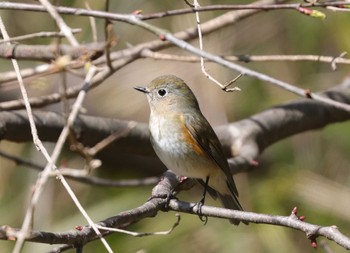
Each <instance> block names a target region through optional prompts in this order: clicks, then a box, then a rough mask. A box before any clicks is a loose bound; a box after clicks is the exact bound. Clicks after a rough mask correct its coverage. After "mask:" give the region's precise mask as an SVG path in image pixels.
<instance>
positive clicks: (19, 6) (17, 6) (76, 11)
mask: <svg viewBox="0 0 350 253" xmlns="http://www.w3.org/2000/svg"><path fill="white" fill-rule="evenodd" d="M347 4H349V2H347V1H335V2H317V3H302V4H300V3H293V4H243V5H236V4H232V5H209V6H205V7H200V8H197V9H196V11H198V12H203V11H215V10H282V9H291V10H296V9H298V8H300V7H303V8H315V7H316V8H326V7H329V6H335V7H338V6H342V5H347ZM0 9H7V10H23V11H37V12H46V9H45V7H43V6H41V5H37V4H27V3H14V2H0ZM55 10H56V11H57V12H58V13H60V14H70V15H76V16H92V17H95V18H103V19H106V18H107V19H110V20H116V21H123V22H127V23H128V21H127V20H128V19H129V18H130V16H132V15H135V14H119V13H108V12H104V11H96V10H87V9H83V8H72V7H62V6H57V7H55ZM190 13H193V9H192V8H187V9H178V10H168V11H165V12H159V13H151V14H137V17H138V18H139V19H140V20H149V19H159V18H163V17H169V16H176V15H183V14H190Z"/></svg>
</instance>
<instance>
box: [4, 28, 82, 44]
mask: <svg viewBox="0 0 350 253" xmlns="http://www.w3.org/2000/svg"><path fill="white" fill-rule="evenodd" d="M80 32H81V29H72V33H80ZM50 37H64V34H63V32H37V33H32V34H26V35H21V36H17V37H12V38H10V39H8V40H0V44H2V43H7V42H13V41H21V40H28V39H33V38H50Z"/></svg>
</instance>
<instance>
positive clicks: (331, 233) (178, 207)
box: [0, 171, 350, 252]
mask: <svg viewBox="0 0 350 253" xmlns="http://www.w3.org/2000/svg"><path fill="white" fill-rule="evenodd" d="M186 181H187V180H185V182H184V183H185V184H184V185H182V183H183V182H180V181H179V179H178V177H177V176H176V175H175V174H173V173H172V172H170V171H167V172H165V173H164V175H163V179H162V181H160V182H159V183H158V185H156V186H155V187H154V188H153V190H152V196H154V197H152V198H151V199H150V200H148V201H147V202H146V203H144V204H143V205H141V206H139V207H136V208H134V209H131V210H128V211H124V212H121V213H119V214H117V215H115V216H112V217H109V218H107V219H105V220H103V221H100V222H99V223H97V224H96V225H98V226H103V227H108V228H126V227H128V226H129V225H131V224H134V223H136V222H138V221H140V220H142V219H144V218H147V217H154V216H156V215H157V213H158V212H159V211H169V210H171V211H176V212H183V213H187V214H193V215H197V214H198V210H197V208H198V205H197V204H196V203H188V202H183V201H178V200H175V199H172V200H170V202H169V204H168V205H167V204H166V203H167V198H161V197H159V196H169V194H172V192H173V190H174V189H176V191H177V192H178V191H181V190H183V189H187V188H188V187H187V185H186V184H187V182H186ZM201 211H202V214H203V215H205V216H208V217H217V218H223V219H230V218H235V219H239V220H241V221H247V222H250V223H258V224H259V223H262V224H270V225H277V226H284V227H288V228H293V229H296V230H299V231H302V232H304V233H305V234H306V237H307V238H308V239H309V240H310V241H311V242H316V239H317V237H319V236H323V237H326V238H327V239H329V240H332V241H334V242H336V243H337V244H339V245H340V246H341V247H343V248H345V249H350V239H349V238H348V237H347V236H345V235H344V234H342V233H341V232H340V231H339V230H338V228H337V227H336V226H328V227H323V226H319V225H314V224H311V223H307V222H304V221H302V220H301V219H300V218H299V217H298V216H296V210H295V209H294V210H293V211H292V213H291V215H290V216H277V215H268V214H260V213H253V212H244V211H237V210H229V209H225V208H218V207H211V206H202V209H201ZM17 231H18V229H15V228H11V227H9V226H1V227H0V239H1V240H15V239H16V235H17V234H16V232H17ZM101 233H102V234H103V236H107V235H110V234H113V232H112V231H106V230H101ZM96 239H98V237H97V236H96V234H95V233H94V231H93V230H92V229H91V228H90V227H89V226H76V229H75V230H71V231H67V232H61V233H52V232H43V231H31V233H30V235H29V236H28V238H27V239H26V240H27V241H31V242H40V243H47V244H65V245H63V246H60V247H59V248H56V249H54V250H52V251H51V252H63V251H64V250H67V249H69V248H73V247H79V246H80V247H81V246H83V245H85V244H87V243H88V242H91V241H93V240H96Z"/></svg>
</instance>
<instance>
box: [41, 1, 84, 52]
mask: <svg viewBox="0 0 350 253" xmlns="http://www.w3.org/2000/svg"><path fill="white" fill-rule="evenodd" d="M39 1H40V3H41V4H42V5H43V6H44V7H45V9H46V10H47V11H48V12H49V13H50V15H51V16H52V18H53V19H54V20H55V21H56V23H57V25H58V27H59V28H60V30H61V32H62V33H63V34H64V36H65V37H66V38H67V40H68V41H69V43H70V44H71V45H72V46H75V47H77V46H79V43H78V41H77V40H76V39H75V38H74V36H73V33H72V30H71V29H70V28H69V26H67V24H66V23H65V22H64V20H63V19H62V18H61V16H60V15H59V14H58V12H57V10H56V9H55V8H54V7H53V6H52V4H51V3H50V2H49V1H48V0H39Z"/></svg>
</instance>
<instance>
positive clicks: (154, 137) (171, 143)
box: [150, 115, 218, 180]
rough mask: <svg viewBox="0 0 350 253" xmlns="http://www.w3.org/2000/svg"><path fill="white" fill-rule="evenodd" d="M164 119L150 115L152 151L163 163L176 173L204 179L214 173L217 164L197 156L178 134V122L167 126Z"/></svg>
mask: <svg viewBox="0 0 350 253" xmlns="http://www.w3.org/2000/svg"><path fill="white" fill-rule="evenodd" d="M167 123H169V122H167V121H166V120H165V119H160V120H154V117H152V115H151V117H150V125H151V124H152V127H150V133H151V142H152V145H153V148H154V151H155V152H156V154H157V155H158V157H159V159H160V160H161V161H162V162H163V163H164V165H165V166H166V167H167V168H168V169H170V170H172V171H174V172H175V173H176V174H178V175H181V176H186V177H191V178H200V179H203V180H205V179H206V177H207V176H210V175H211V174H213V173H214V174H215V172H217V169H218V166H217V165H216V164H215V163H214V162H213V161H212V160H211V159H210V158H209V157H207V156H206V157H202V156H199V155H198V154H197V153H196V152H194V151H193V150H192V147H191V145H189V144H186V142H185V141H184V139H183V137H182V136H181V135H179V134H178V132H179V131H183V128H181V126H180V122H179V124H172V125H171V126H169V124H167Z"/></svg>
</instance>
